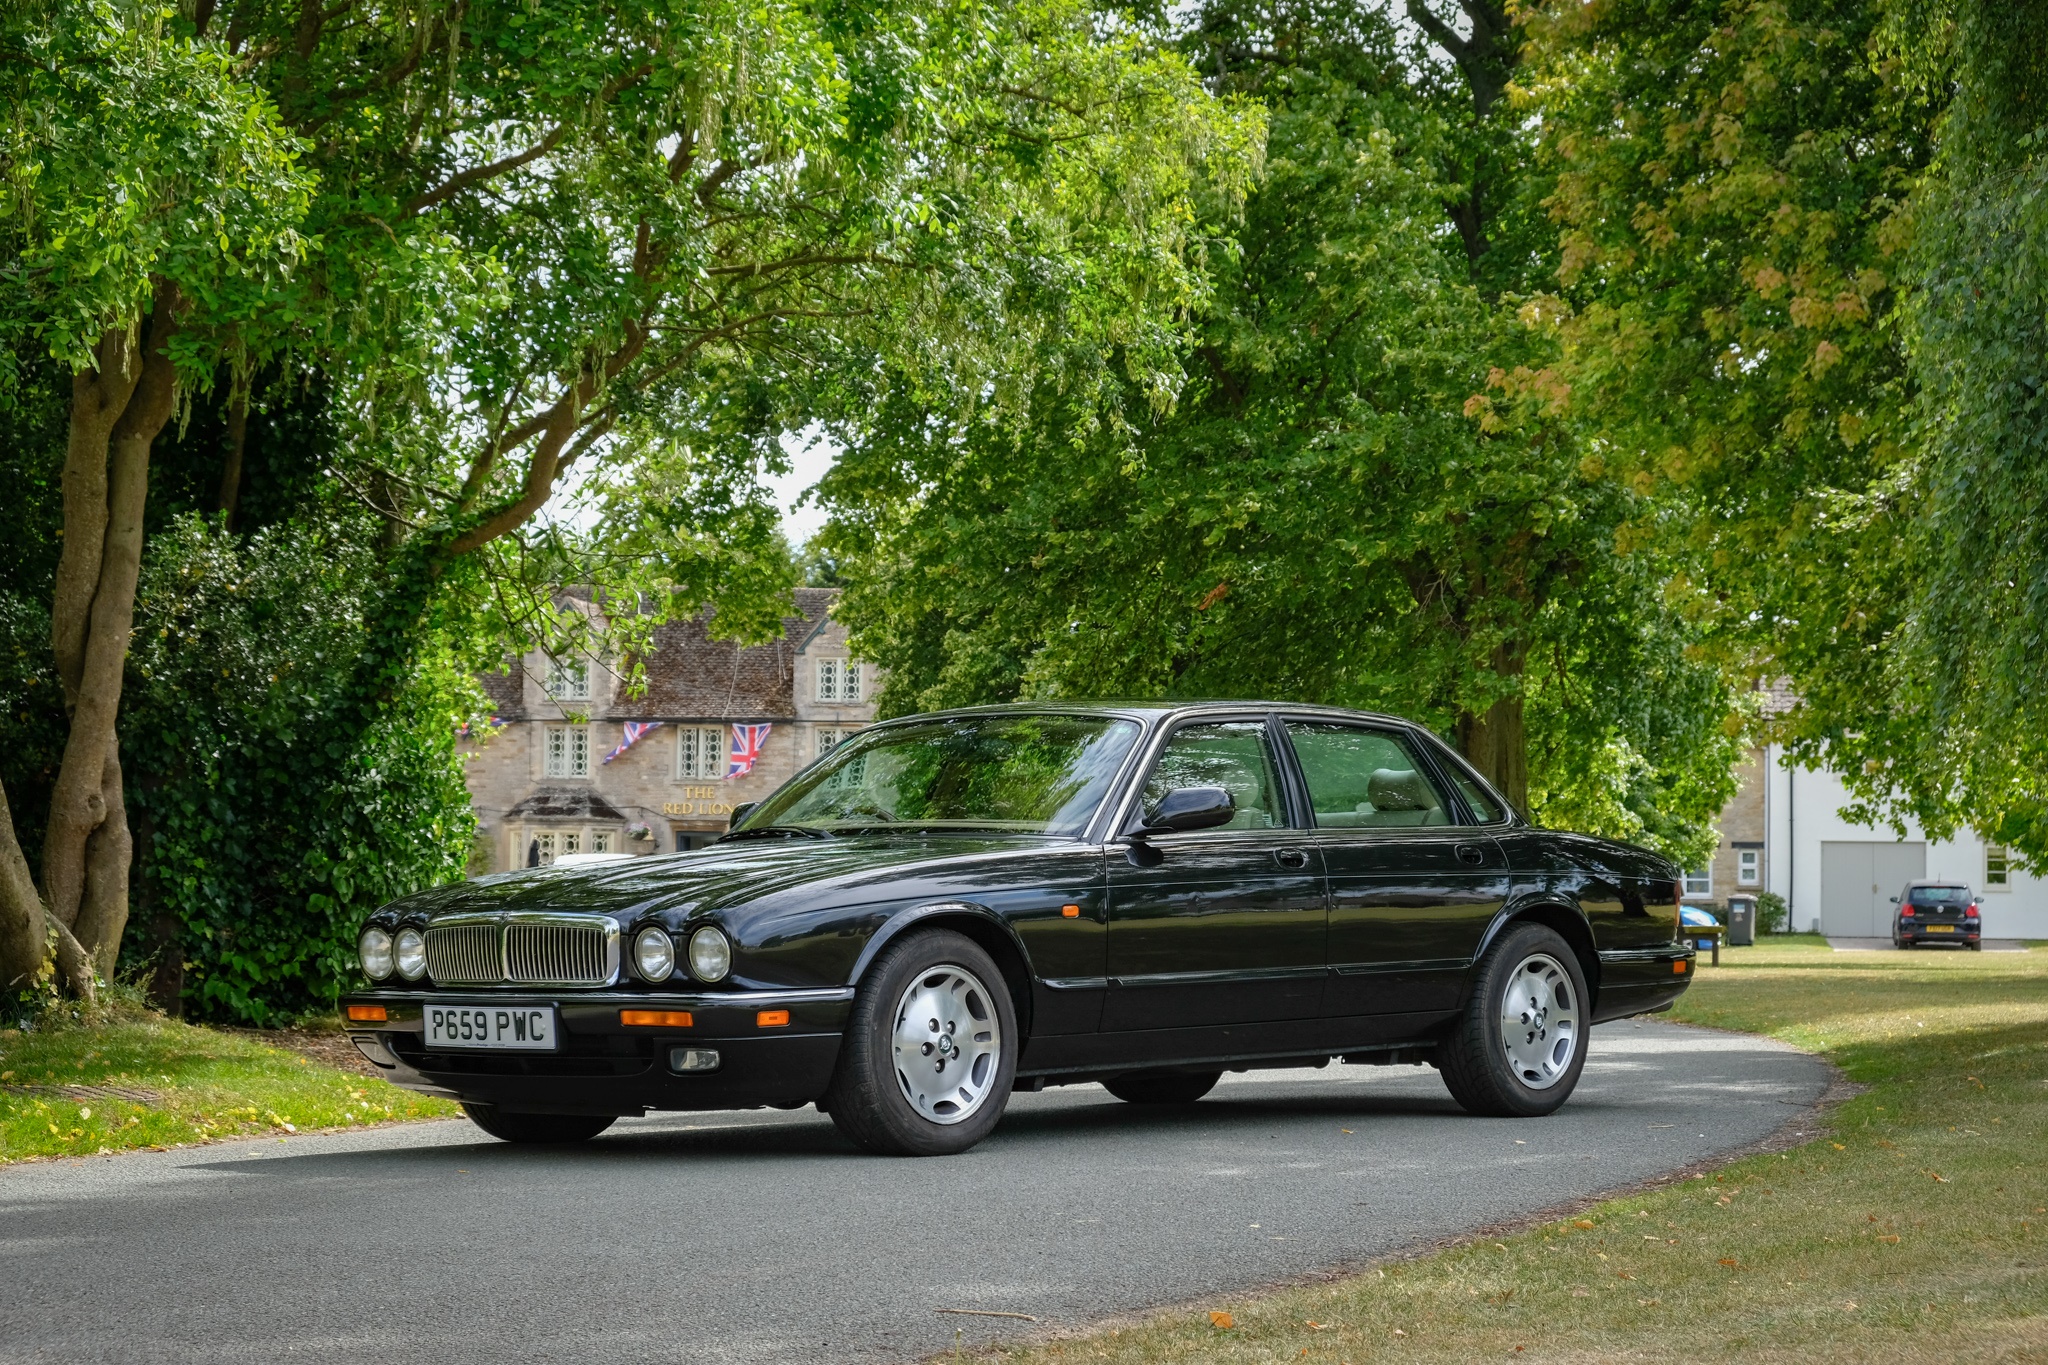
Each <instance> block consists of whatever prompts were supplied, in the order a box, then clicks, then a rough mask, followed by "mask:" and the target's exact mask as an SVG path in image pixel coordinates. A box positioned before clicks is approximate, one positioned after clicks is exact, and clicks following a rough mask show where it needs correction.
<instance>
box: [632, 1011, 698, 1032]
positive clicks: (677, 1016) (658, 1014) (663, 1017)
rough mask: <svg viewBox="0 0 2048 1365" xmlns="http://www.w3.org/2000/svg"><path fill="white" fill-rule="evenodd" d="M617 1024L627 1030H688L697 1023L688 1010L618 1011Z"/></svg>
mask: <svg viewBox="0 0 2048 1365" xmlns="http://www.w3.org/2000/svg"><path fill="white" fill-rule="evenodd" d="M619 1022H620V1023H622V1024H624V1025H626V1026H627V1027H628V1028H689V1027H691V1026H692V1025H693V1024H695V1023H696V1022H697V1021H696V1020H695V1019H693V1018H691V1017H690V1012H689V1011H688V1010H620V1011H619Z"/></svg>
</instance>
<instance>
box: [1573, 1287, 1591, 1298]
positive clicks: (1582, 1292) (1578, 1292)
mask: <svg viewBox="0 0 2048 1365" xmlns="http://www.w3.org/2000/svg"><path fill="white" fill-rule="evenodd" d="M1572 1297H1573V1298H1575V1299H1590V1298H1592V1297H1593V1291H1592V1290H1590V1289H1574V1290H1573V1291H1572Z"/></svg>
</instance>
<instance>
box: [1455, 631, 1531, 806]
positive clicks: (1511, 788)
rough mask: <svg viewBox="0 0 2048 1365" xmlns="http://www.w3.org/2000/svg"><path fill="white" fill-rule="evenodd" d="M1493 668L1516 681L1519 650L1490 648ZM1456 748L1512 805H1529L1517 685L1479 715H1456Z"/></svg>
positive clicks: (1524, 735)
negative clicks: (1492, 654) (1492, 651)
mask: <svg viewBox="0 0 2048 1365" xmlns="http://www.w3.org/2000/svg"><path fill="white" fill-rule="evenodd" d="M1493 671H1494V672H1495V673H1496V674H1497V675H1499V676H1500V677H1502V678H1504V679H1512V680H1514V681H1515V682H1517V683H1519V682H1520V680H1521V676H1522V656H1521V652H1520V651H1519V650H1516V649H1513V648H1511V647H1510V646H1508V645H1501V646H1500V647H1499V648H1497V649H1496V650H1495V651H1494V656H1493ZM1458 752H1460V753H1462V754H1463V755H1464V756H1465V760H1466V761H1467V762H1468V763H1470V764H1471V765H1472V766H1473V767H1475V768H1477V769H1478V770H1479V773H1480V776H1482V777H1484V778H1485V779H1486V780H1487V781H1488V782H1491V783H1492V784H1493V786H1494V790H1496V791H1498V792H1499V793H1500V794H1501V795H1502V796H1505V797H1506V798H1507V799H1508V800H1509V801H1511V802H1513V803H1514V806H1515V809H1517V810H1520V811H1523V812H1526V811H1527V810H1528V809H1529V742H1528V735H1527V732H1526V731H1525V730H1524V729H1523V725H1522V693H1521V691H1520V689H1519V688H1517V689H1516V690H1515V691H1513V692H1510V693H1508V694H1507V695H1506V696H1503V697H1500V698H1498V699H1497V700H1495V701H1494V703H1493V704H1492V705H1491V706H1489V707H1487V708H1486V714H1485V715H1483V716H1482V715H1474V714H1473V713H1471V712H1469V711H1468V712H1466V713H1465V714H1464V715H1461V716H1459V717H1458Z"/></svg>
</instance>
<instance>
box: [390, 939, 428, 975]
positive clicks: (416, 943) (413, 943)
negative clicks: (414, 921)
mask: <svg viewBox="0 0 2048 1365" xmlns="http://www.w3.org/2000/svg"><path fill="white" fill-rule="evenodd" d="M391 947H392V954H393V956H394V957H395V958H396V959H397V961H398V974H399V975H400V976H402V977H404V978H405V979H406V980H407V981H417V980H419V979H420V978H421V977H423V976H425V975H426V974H427V941H426V940H425V939H424V938H422V937H420V931H419V930H417V929H400V930H399V931H398V937H397V938H395V939H393V940H392V941H391Z"/></svg>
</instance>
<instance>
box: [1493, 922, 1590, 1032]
mask: <svg viewBox="0 0 2048 1365" xmlns="http://www.w3.org/2000/svg"><path fill="white" fill-rule="evenodd" d="M1517 924H1541V925H1543V926H1544V927H1545V928H1548V929H1554V930H1556V931H1557V935H1558V937H1560V938H1562V939H1563V940H1564V941H1565V943H1566V945H1567V946H1568V947H1570V948H1571V950H1572V956H1574V957H1576V958H1577V959H1578V960H1579V970H1580V971H1581V972H1582V973H1584V974H1585V978H1586V993H1587V994H1588V995H1590V996H1591V997H1592V999H1591V1000H1589V1001H1588V1002H1587V1004H1588V1005H1589V1006H1590V1007H1591V1008H1592V1009H1598V1008H1599V1005H1600V950H1599V948H1598V946H1597V945H1596V944H1595V942H1594V939H1593V926H1592V924H1591V923H1589V922H1588V921H1587V919H1586V912H1585V911H1583V910H1581V909H1580V908H1579V907H1578V906H1576V905H1573V904H1572V903H1571V902H1569V901H1566V900H1563V899H1560V898H1556V897H1551V896H1538V897H1534V898H1532V899H1529V900H1524V901H1519V902H1516V903H1514V904H1511V905H1509V906H1507V907H1505V908H1503V909H1502V910H1501V912H1500V913H1499V914H1498V915H1495V916H1494V918H1493V922H1492V923H1491V924H1489V925H1487V926H1486V934H1485V936H1484V937H1482V938H1481V939H1480V941H1479V949H1478V951H1477V952H1475V953H1473V955H1472V968H1473V970H1474V971H1475V972H1476V971H1477V970H1478V968H1479V962H1480V960H1481V959H1482V958H1484V957H1485V956H1486V953H1487V950H1488V949H1490V948H1492V947H1493V945H1494V941H1495V940H1496V939H1498V938H1499V937H1500V936H1501V935H1502V934H1504V933H1506V932H1507V931H1508V930H1509V929H1511V928H1513V927H1514V926H1515V925H1517ZM1588 1014H1589V1017H1590V1010H1589V1012H1588Z"/></svg>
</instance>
